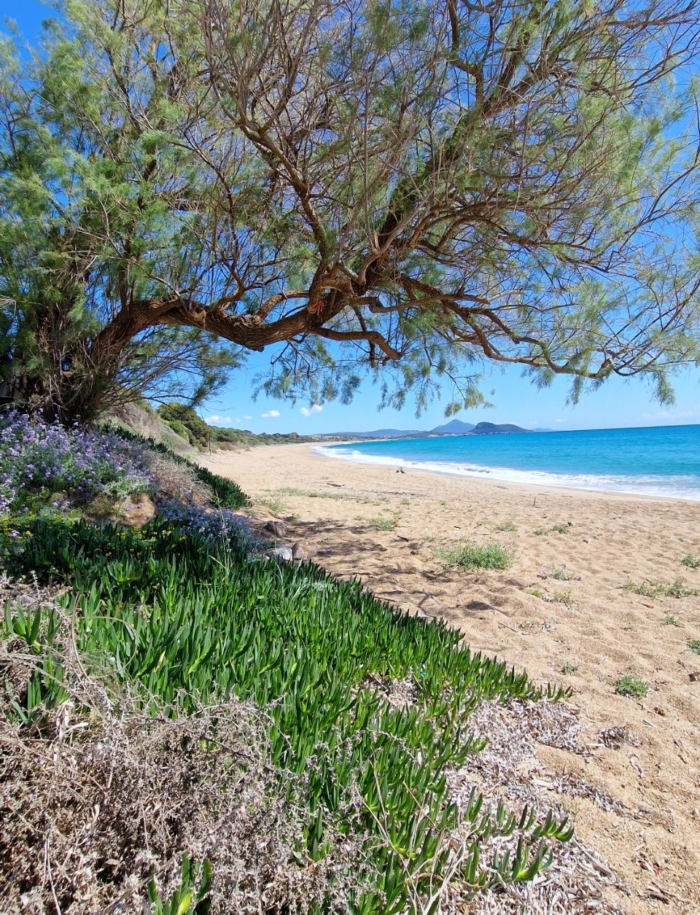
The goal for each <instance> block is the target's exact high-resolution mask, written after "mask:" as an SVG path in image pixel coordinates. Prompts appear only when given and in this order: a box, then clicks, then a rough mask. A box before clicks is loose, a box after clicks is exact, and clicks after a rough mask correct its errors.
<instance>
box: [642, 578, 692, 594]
mask: <svg viewBox="0 0 700 915" xmlns="http://www.w3.org/2000/svg"><path fill="white" fill-rule="evenodd" d="M625 591H631V592H632V593H633V594H640V595H641V596H642V597H653V598H656V597H677V598H681V597H697V595H698V594H700V589H698V588H689V587H688V586H687V585H686V583H685V582H684V581H683V579H682V578H677V579H676V580H675V581H674V582H673V584H671V585H662V584H658V583H654V582H652V581H643V582H641V583H640V584H635V583H634V582H628V583H627V584H626V585H625Z"/></svg>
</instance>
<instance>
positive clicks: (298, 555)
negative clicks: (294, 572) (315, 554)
mask: <svg viewBox="0 0 700 915" xmlns="http://www.w3.org/2000/svg"><path fill="white" fill-rule="evenodd" d="M310 558H311V550H310V548H309V545H308V544H307V543H304V542H303V540H299V541H297V543H295V544H294V546H293V547H292V559H294V560H296V561H297V562H303V561H304V560H306V559H310Z"/></svg>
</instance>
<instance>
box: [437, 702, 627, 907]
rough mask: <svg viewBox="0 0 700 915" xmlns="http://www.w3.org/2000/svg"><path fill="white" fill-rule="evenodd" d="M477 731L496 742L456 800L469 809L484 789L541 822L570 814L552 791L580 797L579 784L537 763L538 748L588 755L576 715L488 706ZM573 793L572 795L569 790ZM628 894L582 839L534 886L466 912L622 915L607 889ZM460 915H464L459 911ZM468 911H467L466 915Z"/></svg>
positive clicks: (507, 842) (552, 706)
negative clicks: (475, 795) (477, 792)
mask: <svg viewBox="0 0 700 915" xmlns="http://www.w3.org/2000/svg"><path fill="white" fill-rule="evenodd" d="M472 724H473V728H474V730H475V731H476V732H477V733H478V734H480V735H482V736H484V737H488V739H489V744H488V746H487V747H486V749H485V750H483V751H482V752H481V753H478V754H476V755H474V756H473V757H471V758H470V760H469V762H468V764H467V766H465V767H464V768H463V769H462V770H460V772H458V773H455V776H454V778H453V785H454V795H455V799H456V801H457V803H458V804H460V805H464V804H465V803H466V801H467V799H468V797H469V793H470V790H471V787H472V786H473V785H474V784H475V783H476V784H477V785H478V788H479V790H480V791H482V792H483V793H484V794H485V795H486V797H489V798H492V799H497V798H501V799H502V800H503V802H504V803H506V804H507V805H508V807H509V808H511V809H515V810H519V809H522V808H523V807H524V806H525V805H526V804H527V805H528V806H529V807H530V808H531V809H533V810H534V811H535V812H536V813H537V815H538V817H540V816H544V815H545V814H546V813H547V811H548V810H553V811H554V813H555V815H556V816H559V817H562V816H564V815H565V814H566V812H565V810H564V809H563V808H562V806H561V804H558V803H557V800H556V797H552V796H551V795H546V794H545V790H546V788H553V789H554V790H555V791H556V790H557V789H559V790H562V791H564V792H566V793H571V794H579V793H580V792H579V790H578V788H579V786H578V784H577V783H576V782H572V781H562V782H561V783H559V782H558V780H557V778H556V776H554V777H553V776H552V773H549V772H547V771H546V770H545V769H544V768H543V767H542V766H541V765H540V764H539V762H538V761H537V757H536V749H537V746H538V744H544V745H546V746H551V747H556V748H558V749H561V750H568V751H569V752H573V753H577V754H580V755H584V756H585V755H586V754H587V752H588V751H587V748H586V747H585V746H583V745H582V744H581V743H580V742H579V730H580V729H579V723H578V718H577V716H576V713H575V712H574V710H573V709H572V708H571V707H570V706H568V705H567V704H566V703H562V702H547V701H543V702H537V703H521V702H508V703H506V704H498V703H495V702H484V703H482V705H481V706H480V707H479V708H478V709H477V711H476V712H475V713H474V716H473V718H472ZM572 785H573V786H574V787H573V790H571V791H567V786H568V787H571V786H572ZM508 848H510V850H511V852H513V851H514V843H513V839H512V838H511V839H503V838H496V839H490V840H488V842H487V843H485V846H484V848H483V857H484V858H485V857H486V856H487V855H488V856H490V855H492V854H493V852H494V851H498V852H499V853H500V854H502V853H503V852H504V851H505V850H507V849H508ZM607 887H615V888H616V889H618V890H622V891H623V892H626V893H627V892H629V888H628V887H627V886H626V885H625V884H624V883H623V882H622V880H621V879H620V878H619V877H618V876H617V875H616V874H615V873H614V872H613V871H612V870H611V869H610V868H609V867H608V866H607V865H606V864H605V862H604V861H602V859H600V858H599V857H598V856H597V855H596V854H595V853H594V852H592V851H591V850H590V849H588V848H586V846H585V845H584V844H583V843H582V842H581V841H580V840H579V839H578V838H577V837H576V836H574V838H573V839H572V840H571V841H570V842H567V843H565V844H560V845H558V846H557V848H556V854H555V858H554V862H553V864H552V866H551V867H550V868H549V869H548V870H546V871H544V872H543V873H542V874H540V875H539V876H538V877H536V878H535V879H534V880H533V881H532V882H530V883H521V884H516V885H514V886H507V887H503V888H502V889H501V890H500V891H497V892H491V893H485V894H482V895H480V896H477V897H476V898H475V899H474V901H473V902H472V904H471V906H470V907H468V908H467V910H466V911H468V912H470V913H473V915H524V913H527V915H589V913H592V912H595V913H599V915H622V913H621V912H620V910H619V909H618V908H617V907H616V906H614V905H613V904H611V903H610V902H608V901H607V900H606V888H607ZM453 911H455V912H456V911H458V910H457V908H456V907H455V908H454V909H453ZM463 911H464V910H463Z"/></svg>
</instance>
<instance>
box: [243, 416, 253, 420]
mask: <svg viewBox="0 0 700 915" xmlns="http://www.w3.org/2000/svg"><path fill="white" fill-rule="evenodd" d="M252 418H253V417H252V416H244V417H243V419H252Z"/></svg>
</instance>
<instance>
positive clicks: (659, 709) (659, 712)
mask: <svg viewBox="0 0 700 915" xmlns="http://www.w3.org/2000/svg"><path fill="white" fill-rule="evenodd" d="M654 711H655V712H656V714H657V715H661V717H662V718H665V717H666V715H667V714H668V712H667V711H666V709H665V708H664V707H663V705H655V706H654Z"/></svg>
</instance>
